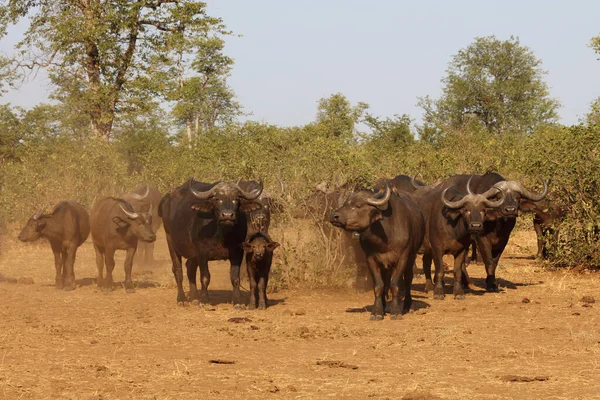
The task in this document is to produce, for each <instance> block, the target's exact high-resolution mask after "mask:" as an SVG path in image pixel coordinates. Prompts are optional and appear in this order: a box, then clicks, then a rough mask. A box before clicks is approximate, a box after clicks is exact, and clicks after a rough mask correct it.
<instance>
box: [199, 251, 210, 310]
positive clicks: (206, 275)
mask: <svg viewBox="0 0 600 400" xmlns="http://www.w3.org/2000/svg"><path fill="white" fill-rule="evenodd" d="M198 266H199V267H200V283H201V284H202V289H201V290H200V302H202V303H206V304H208V285H210V271H209V270H208V260H207V259H205V258H198Z"/></svg>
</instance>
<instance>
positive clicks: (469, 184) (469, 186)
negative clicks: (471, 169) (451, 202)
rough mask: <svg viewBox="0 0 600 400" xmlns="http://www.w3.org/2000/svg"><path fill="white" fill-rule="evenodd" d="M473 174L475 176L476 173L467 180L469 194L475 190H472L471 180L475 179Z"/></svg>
mask: <svg viewBox="0 0 600 400" xmlns="http://www.w3.org/2000/svg"><path fill="white" fill-rule="evenodd" d="M473 176H475V175H471V177H470V178H469V180H468V181H467V193H468V194H473V192H472V191H471V181H472V180H473Z"/></svg>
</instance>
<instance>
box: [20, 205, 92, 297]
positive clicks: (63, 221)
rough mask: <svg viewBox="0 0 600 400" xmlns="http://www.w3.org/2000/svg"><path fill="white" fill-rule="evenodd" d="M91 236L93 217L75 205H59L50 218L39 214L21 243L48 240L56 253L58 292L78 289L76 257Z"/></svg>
mask: <svg viewBox="0 0 600 400" xmlns="http://www.w3.org/2000/svg"><path fill="white" fill-rule="evenodd" d="M89 234H90V217H89V215H88V212H87V211H86V209H85V208H84V207H83V206H82V205H81V204H79V203H77V202H75V201H62V202H60V203H58V204H57V205H56V206H55V207H54V210H53V211H52V212H51V213H50V214H43V213H42V210H39V211H38V212H36V213H35V214H34V215H33V216H32V217H31V218H29V221H27V225H25V227H24V228H23V230H21V233H19V240H21V241H23V242H32V241H34V240H37V239H39V238H46V239H48V242H50V247H52V252H53V253H54V266H55V268H56V278H55V282H56V289H63V288H64V289H65V290H73V289H75V270H74V264H75V254H76V253H77V248H78V247H79V246H81V244H82V243H83V242H85V241H86V239H87V237H88V236H89Z"/></svg>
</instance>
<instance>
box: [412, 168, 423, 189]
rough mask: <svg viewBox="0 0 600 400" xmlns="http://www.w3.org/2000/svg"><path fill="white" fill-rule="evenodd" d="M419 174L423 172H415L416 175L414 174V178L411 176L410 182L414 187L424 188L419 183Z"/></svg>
mask: <svg viewBox="0 0 600 400" xmlns="http://www.w3.org/2000/svg"><path fill="white" fill-rule="evenodd" d="M418 175H421V173H420V172H417V173H416V174H414V175H413V176H412V178H410V183H411V185H413V187H414V188H415V189H420V188H422V187H423V186H421V185H419V184H417V176H418Z"/></svg>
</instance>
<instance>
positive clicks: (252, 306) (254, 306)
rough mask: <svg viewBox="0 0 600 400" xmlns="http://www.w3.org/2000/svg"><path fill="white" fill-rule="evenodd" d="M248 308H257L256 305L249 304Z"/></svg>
mask: <svg viewBox="0 0 600 400" xmlns="http://www.w3.org/2000/svg"><path fill="white" fill-rule="evenodd" d="M248 310H256V305H254V304H248Z"/></svg>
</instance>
